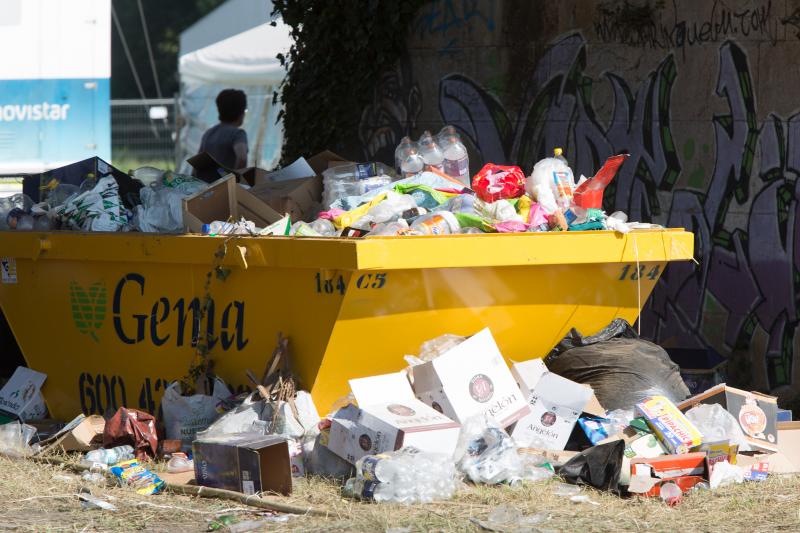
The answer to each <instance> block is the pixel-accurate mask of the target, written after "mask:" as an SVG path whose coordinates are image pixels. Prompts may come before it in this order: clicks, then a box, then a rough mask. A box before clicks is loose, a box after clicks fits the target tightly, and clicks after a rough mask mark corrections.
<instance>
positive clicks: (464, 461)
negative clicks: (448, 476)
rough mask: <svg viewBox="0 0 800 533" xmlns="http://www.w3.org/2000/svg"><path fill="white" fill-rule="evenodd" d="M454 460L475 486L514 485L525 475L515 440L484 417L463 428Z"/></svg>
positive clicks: (469, 422)
mask: <svg viewBox="0 0 800 533" xmlns="http://www.w3.org/2000/svg"><path fill="white" fill-rule="evenodd" d="M454 457H455V459H456V466H457V467H458V469H459V470H460V471H461V472H463V473H464V474H465V475H466V476H467V477H468V478H469V479H470V480H471V481H472V482H473V483H486V484H488V485H496V484H499V483H515V482H518V481H519V480H521V479H522V477H523V476H524V475H525V464H524V463H523V461H522V459H521V458H520V456H519V454H518V453H517V447H516V445H515V444H514V440H513V439H512V438H511V437H510V436H509V435H508V433H506V432H505V430H503V428H501V427H500V426H499V425H498V424H497V423H496V422H495V421H494V420H492V419H489V418H487V417H486V416H485V415H483V414H481V415H475V416H472V417H470V418H469V419H467V421H466V422H465V423H464V425H463V426H462V427H461V434H460V435H459V437H458V444H457V446H456V451H455V453H454Z"/></svg>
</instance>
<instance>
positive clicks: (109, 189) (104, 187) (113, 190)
mask: <svg viewBox="0 0 800 533" xmlns="http://www.w3.org/2000/svg"><path fill="white" fill-rule="evenodd" d="M56 214H57V215H58V216H59V217H60V218H61V221H62V224H63V225H64V226H65V227H66V228H68V229H73V230H78V231H119V230H121V229H122V228H124V227H125V226H127V225H128V222H129V219H128V212H127V210H126V209H125V207H124V206H123V205H122V198H121V197H120V195H119V185H118V184H117V180H115V179H114V178H113V177H105V178H101V179H100V180H98V181H97V184H96V185H95V186H94V188H93V189H91V190H90V191H87V192H84V193H82V194H79V195H77V196H73V197H71V198H70V199H69V201H67V203H65V204H64V205H62V206H60V207H59V208H57V209H56Z"/></svg>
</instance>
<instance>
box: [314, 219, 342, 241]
mask: <svg viewBox="0 0 800 533" xmlns="http://www.w3.org/2000/svg"><path fill="white" fill-rule="evenodd" d="M309 226H310V227H311V229H312V230H314V231H316V232H317V233H319V234H320V235H322V236H323V237H333V236H335V235H336V226H334V225H333V222H331V221H330V220H326V219H324V218H318V219H317V220H315V221H314V222H312V223H311V224H309Z"/></svg>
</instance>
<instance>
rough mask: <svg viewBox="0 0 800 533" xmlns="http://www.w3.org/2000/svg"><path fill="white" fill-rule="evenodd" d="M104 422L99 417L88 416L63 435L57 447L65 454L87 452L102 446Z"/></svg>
mask: <svg viewBox="0 0 800 533" xmlns="http://www.w3.org/2000/svg"><path fill="white" fill-rule="evenodd" d="M105 427H106V420H105V418H103V417H102V416H100V415H89V416H87V417H86V418H84V419H83V420H81V422H80V423H79V424H78V425H77V426H76V427H75V428H74V429H72V431H70V432H69V433H67V434H66V435H64V438H63V440H61V442H59V446H60V447H61V448H62V449H63V450H64V451H65V452H87V451H89V450H91V449H94V448H96V447H98V446H100V445H102V444H103V430H104V429H105Z"/></svg>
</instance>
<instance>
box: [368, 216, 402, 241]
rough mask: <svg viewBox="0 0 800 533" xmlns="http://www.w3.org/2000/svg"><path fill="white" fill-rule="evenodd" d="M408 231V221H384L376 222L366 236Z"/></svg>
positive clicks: (382, 235)
mask: <svg viewBox="0 0 800 533" xmlns="http://www.w3.org/2000/svg"><path fill="white" fill-rule="evenodd" d="M407 231H408V222H406V221H405V220H403V219H402V218H401V219H400V220H397V221H395V222H386V223H384V224H377V225H375V226H374V227H373V228H372V231H370V232H369V235H367V237H387V236H393V235H401V234H404V233H406V232H407Z"/></svg>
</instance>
